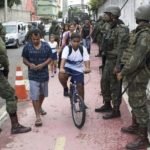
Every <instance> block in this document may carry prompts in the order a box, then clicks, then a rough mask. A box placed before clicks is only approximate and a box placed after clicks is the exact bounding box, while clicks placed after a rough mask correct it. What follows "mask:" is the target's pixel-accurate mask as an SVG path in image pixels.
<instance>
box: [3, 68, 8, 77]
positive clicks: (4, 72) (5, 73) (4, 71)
mask: <svg viewBox="0 0 150 150" xmlns="http://www.w3.org/2000/svg"><path fill="white" fill-rule="evenodd" d="M3 74H4V76H5V77H6V78H7V79H8V74H9V70H8V69H4V70H3Z"/></svg>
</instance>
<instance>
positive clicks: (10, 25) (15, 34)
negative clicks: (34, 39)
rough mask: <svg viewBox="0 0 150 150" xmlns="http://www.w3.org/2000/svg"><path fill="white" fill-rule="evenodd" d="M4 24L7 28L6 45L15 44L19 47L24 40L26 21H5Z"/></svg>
mask: <svg viewBox="0 0 150 150" xmlns="http://www.w3.org/2000/svg"><path fill="white" fill-rule="evenodd" d="M3 26H4V27H5V29H6V36H5V43H6V47H9V46H15V47H17V48H18V47H19V45H20V44H22V43H23V42H24V39H25V34H26V29H25V23H24V22H16V21H11V22H5V23H3Z"/></svg>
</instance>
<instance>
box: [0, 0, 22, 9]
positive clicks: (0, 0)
mask: <svg viewBox="0 0 150 150" xmlns="http://www.w3.org/2000/svg"><path fill="white" fill-rule="evenodd" d="M4 2H5V0H0V7H1V8H4ZM14 4H16V5H19V4H21V0H8V7H10V8H11V7H12V6H13V5H14Z"/></svg>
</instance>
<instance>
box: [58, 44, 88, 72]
mask: <svg viewBox="0 0 150 150" xmlns="http://www.w3.org/2000/svg"><path fill="white" fill-rule="evenodd" d="M68 55H69V47H68V46H65V48H64V49H63V51H62V57H61V58H62V59H67V60H68V61H70V62H71V63H69V62H67V61H66V63H65V67H67V68H70V69H73V70H76V71H78V72H83V71H84V61H88V60H89V59H90V58H89V54H88V52H87V49H86V48H85V47H84V46H83V56H82V54H81V52H80V50H79V48H78V49H77V51H75V50H74V49H73V48H72V52H71V54H70V55H69V56H68Z"/></svg>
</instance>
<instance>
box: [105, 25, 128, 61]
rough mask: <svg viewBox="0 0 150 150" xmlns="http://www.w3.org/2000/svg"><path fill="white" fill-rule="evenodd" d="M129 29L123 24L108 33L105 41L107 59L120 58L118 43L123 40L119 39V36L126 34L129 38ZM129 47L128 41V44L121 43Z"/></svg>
mask: <svg viewBox="0 0 150 150" xmlns="http://www.w3.org/2000/svg"><path fill="white" fill-rule="evenodd" d="M128 33H129V29H128V28H127V27H126V26H125V25H122V24H117V25H116V27H114V28H111V29H110V30H108V32H107V33H106V36H105V39H104V45H105V53H106V57H107V56H108V57H114V58H117V56H118V42H119V41H120V40H122V39H119V34H120V35H121V34H126V35H127V36H128ZM121 44H124V45H126V47H127V46H128V41H126V43H121Z"/></svg>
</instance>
